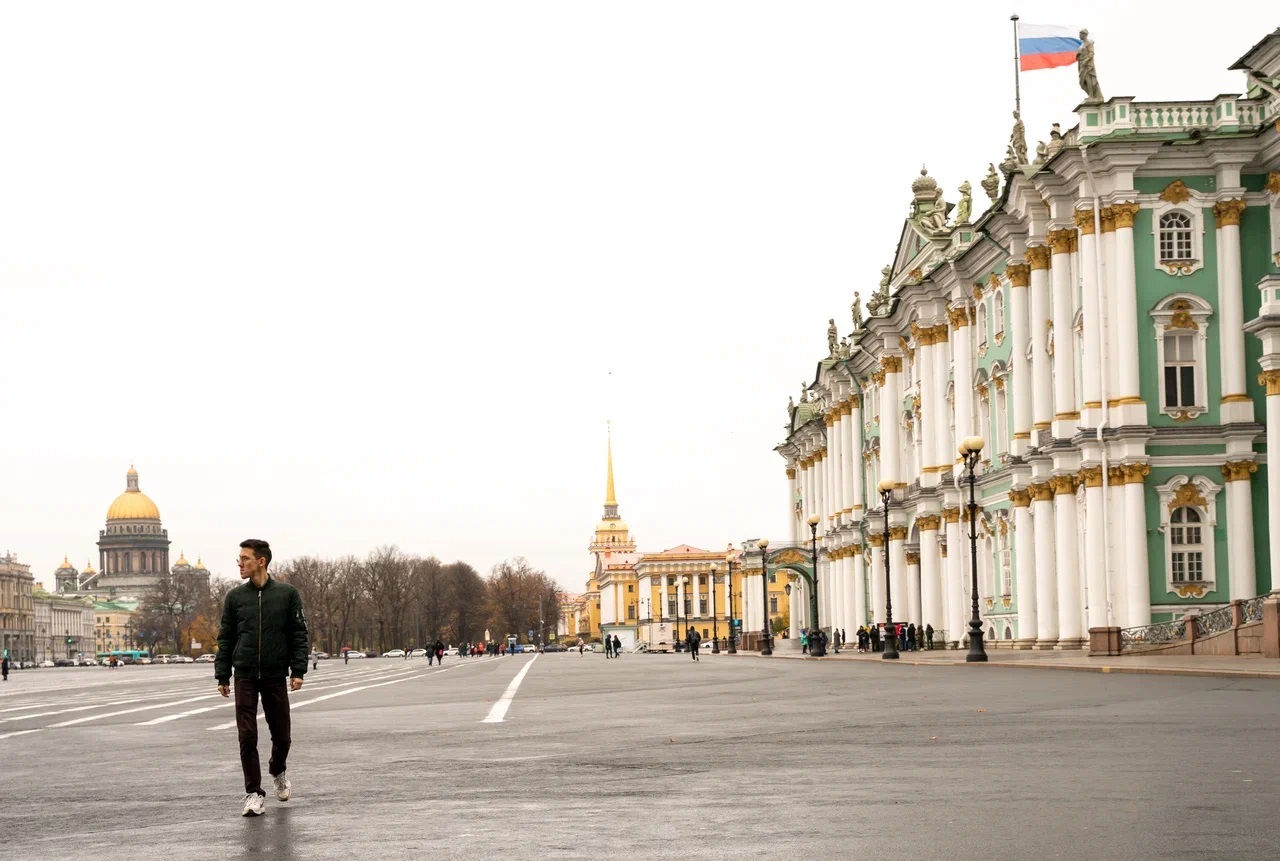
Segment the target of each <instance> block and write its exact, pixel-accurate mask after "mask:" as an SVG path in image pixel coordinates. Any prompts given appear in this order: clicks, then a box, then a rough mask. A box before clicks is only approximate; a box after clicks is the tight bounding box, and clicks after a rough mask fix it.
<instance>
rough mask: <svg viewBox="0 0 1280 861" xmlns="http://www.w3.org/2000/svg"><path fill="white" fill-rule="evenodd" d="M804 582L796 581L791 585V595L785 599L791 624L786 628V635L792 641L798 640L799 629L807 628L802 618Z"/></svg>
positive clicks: (806, 621) (806, 623) (805, 621)
mask: <svg viewBox="0 0 1280 861" xmlns="http://www.w3.org/2000/svg"><path fill="white" fill-rule="evenodd" d="M804 587H805V582H804V581H803V580H797V581H796V582H794V583H792V584H791V595H790V596H789V597H788V598H787V603H788V613H789V615H790V617H791V624H790V625H788V626H787V634H788V636H790V637H791V639H792V640H799V639H800V629H801V628H805V627H808V620H807V619H805V618H804V604H803V603H801V601H802V600H803V598H802V596H803V595H804V592H805V589H804Z"/></svg>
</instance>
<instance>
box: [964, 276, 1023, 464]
mask: <svg viewBox="0 0 1280 861" xmlns="http://www.w3.org/2000/svg"><path fill="white" fill-rule="evenodd" d="M1005 271H1006V272H1007V273H1008V275H1009V285H1010V286H1009V337H1011V338H1012V339H1013V343H1012V344H1010V346H1009V350H1010V362H1011V364H1012V365H1013V386H1012V387H1013V440H1012V443H1013V444H1012V445H1011V446H1010V451H1011V452H1013V453H1014V454H1018V455H1020V454H1023V453H1024V452H1026V450H1027V448H1028V446H1030V445H1031V390H1032V389H1033V388H1034V387H1035V383H1034V381H1033V380H1032V379H1031V365H1030V363H1028V361H1027V342H1028V340H1029V339H1030V337H1031V332H1030V328H1029V327H1030V314H1031V309H1030V308H1029V307H1028V305H1029V301H1030V300H1029V297H1028V295H1027V293H1028V292H1029V291H1028V288H1029V287H1030V286H1031V267H1030V266H1028V265H1027V264H1025V263H1012V264H1010V265H1009V267H1008V269H1006V270H1005ZM956 391H957V392H958V391H959V387H957V388H956ZM959 403H960V402H959V400H957V401H956V408H957V409H959ZM959 430H960V425H959V422H957V423H956V431H957V433H958V432H959ZM957 445H958V443H957Z"/></svg>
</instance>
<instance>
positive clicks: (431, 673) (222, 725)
mask: <svg viewBox="0 0 1280 861" xmlns="http://www.w3.org/2000/svg"><path fill="white" fill-rule="evenodd" d="M462 666H466V665H465V664H455V665H453V666H452V667H449V668H448V669H446V670H429V671H427V672H425V673H413V674H411V675H407V676H402V677H400V678H398V679H392V680H391V681H389V682H378V683H377V684H374V685H361V686H360V687H358V688H348V689H347V690H345V691H334V692H333V693H331V694H325V695H324V696H322V697H313V698H312V699H309V700H304V701H302V702H300V703H290V704H289V710H290V711H293V710H294V709H300V708H302V707H303V706H309V705H311V704H312V703H318V702H322V701H324V700H331V699H333V698H334V697H345V696H346V695H347V694H354V693H356V692H357V691H367V690H369V689H370V688H380V687H382V686H384V685H394V684H397V683H399V682H407V681H409V680H410V679H420V678H423V677H425V676H436V675H439V674H440V673H447V672H449V670H454V669H457V668H458V667H462ZM258 720H262V712H258ZM235 725H236V722H235V721H231V722H229V723H220V724H218V725H217V726H211V727H209V732H213V731H214V730H219V729H231V728H232V727H233V726H235Z"/></svg>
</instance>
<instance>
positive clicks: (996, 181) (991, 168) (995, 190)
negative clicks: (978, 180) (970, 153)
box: [982, 162, 1000, 203]
mask: <svg viewBox="0 0 1280 861" xmlns="http://www.w3.org/2000/svg"><path fill="white" fill-rule="evenodd" d="M982 190H983V191H985V192H986V193H987V197H989V198H991V202H992V203H995V202H996V198H998V197H999V196H1000V177H999V176H998V175H997V174H996V166H995V164H993V163H991V162H988V163H987V178H986V179H984V180H983V181H982Z"/></svg>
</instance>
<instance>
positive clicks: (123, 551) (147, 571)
mask: <svg viewBox="0 0 1280 861" xmlns="http://www.w3.org/2000/svg"><path fill="white" fill-rule="evenodd" d="M98 554H99V558H98V568H99V571H98V573H97V575H96V576H95V577H91V578H86V581H85V582H82V583H81V588H82V589H89V590H92V591H93V592H94V593H96V594H103V595H140V594H145V593H146V592H149V591H151V590H152V589H154V588H155V586H156V584H158V583H159V582H160V579H161V578H162V577H164V576H166V575H167V574H168V573H169V531H168V530H167V529H165V528H164V527H163V526H162V525H161V523H160V509H159V508H157V507H156V504H155V503H154V502H152V501H151V498H150V497H148V496H147V495H146V494H145V493H143V492H142V491H141V490H140V489H139V487H138V471H137V470H136V469H134V468H133V467H129V472H128V473H127V474H126V476H125V491H124V493H122V494H120V495H119V496H117V497H116V499H115V501H114V502H112V503H111V507H110V508H109V509H107V524H106V528H105V529H102V530H101V531H99V533H98ZM184 561H185V560H184ZM86 573H88V572H86Z"/></svg>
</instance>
